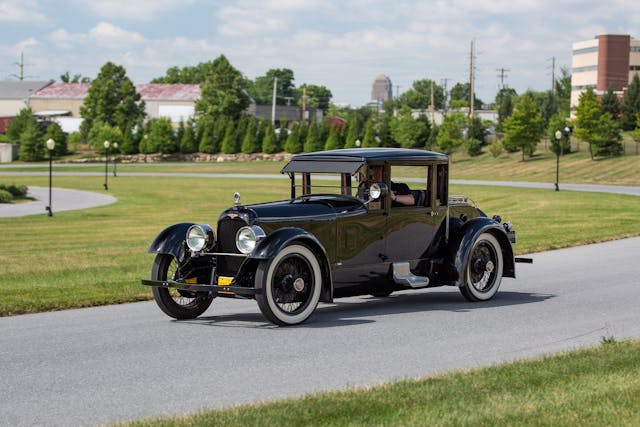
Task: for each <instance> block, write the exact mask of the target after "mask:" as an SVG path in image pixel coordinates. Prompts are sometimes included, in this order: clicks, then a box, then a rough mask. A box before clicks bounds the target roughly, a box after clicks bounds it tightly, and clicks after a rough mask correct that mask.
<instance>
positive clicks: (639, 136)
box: [630, 113, 640, 155]
mask: <svg viewBox="0 0 640 427" xmlns="http://www.w3.org/2000/svg"><path fill="white" fill-rule="evenodd" d="M630 135H631V138H633V140H634V141H635V142H636V155H638V144H640V113H638V114H636V128H635V129H634V130H633V131H632V132H630Z"/></svg>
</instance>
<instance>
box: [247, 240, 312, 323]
mask: <svg viewBox="0 0 640 427" xmlns="http://www.w3.org/2000/svg"><path fill="white" fill-rule="evenodd" d="M256 288H257V289H259V290H260V292H258V294H257V295H256V300H257V301H258V306H259V307H260V311H261V312H262V314H263V315H264V316H265V317H266V318H267V319H268V320H270V321H271V322H273V323H275V324H277V325H283V326H286V325H296V324H299V323H302V322H304V321H305V320H307V319H308V318H309V316H311V314H312V313H313V312H314V310H315V309H316V307H317V305H318V301H319V300H320V291H321V289H322V272H321V269H320V263H319V262H318V259H317V257H316V255H315V254H314V253H313V252H312V251H311V249H309V248H308V247H306V246H303V245H300V244H293V245H289V246H286V247H284V248H283V249H282V250H281V251H280V252H279V253H278V254H277V255H276V256H275V257H274V258H273V259H271V260H265V261H262V262H261V263H260V264H259V265H258V269H257V271H256Z"/></svg>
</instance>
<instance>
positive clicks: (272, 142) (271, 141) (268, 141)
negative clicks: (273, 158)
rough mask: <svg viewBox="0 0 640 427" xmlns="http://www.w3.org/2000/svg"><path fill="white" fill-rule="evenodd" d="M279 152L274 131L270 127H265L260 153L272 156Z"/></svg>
mask: <svg viewBox="0 0 640 427" xmlns="http://www.w3.org/2000/svg"><path fill="white" fill-rule="evenodd" d="M278 151H280V148H279V147H278V138H277V137H276V133H275V130H274V129H273V127H272V126H271V125H269V126H267V130H266V131H265V135H264V139H263V140H262V152H263V153H267V154H273V153H277V152H278Z"/></svg>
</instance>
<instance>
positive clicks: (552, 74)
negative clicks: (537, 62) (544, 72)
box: [551, 56, 556, 93]
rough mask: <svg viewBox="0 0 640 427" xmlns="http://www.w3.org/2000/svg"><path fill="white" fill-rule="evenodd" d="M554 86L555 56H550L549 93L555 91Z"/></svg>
mask: <svg viewBox="0 0 640 427" xmlns="http://www.w3.org/2000/svg"><path fill="white" fill-rule="evenodd" d="M555 88H556V57H555V56H553V57H551V93H555V92H556V91H555Z"/></svg>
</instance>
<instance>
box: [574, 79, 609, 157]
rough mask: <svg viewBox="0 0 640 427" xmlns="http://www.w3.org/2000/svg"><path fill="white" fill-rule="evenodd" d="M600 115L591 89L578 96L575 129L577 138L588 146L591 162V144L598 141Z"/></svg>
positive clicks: (600, 112) (596, 99)
mask: <svg viewBox="0 0 640 427" xmlns="http://www.w3.org/2000/svg"><path fill="white" fill-rule="evenodd" d="M601 115H602V111H601V110H600V103H599V102H598V98H597V97H596V94H595V92H594V91H593V88H592V87H588V88H587V90H586V91H584V92H582V93H581V94H580V98H578V107H577V108H576V121H575V124H576V129H575V132H574V133H575V135H576V137H577V138H579V139H581V140H582V141H585V142H587V143H588V144H589V153H590V154H591V159H592V160H593V147H592V144H593V143H594V142H595V141H596V140H597V139H598V132H599V129H598V127H599V126H600V124H599V120H600V116H601Z"/></svg>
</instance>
